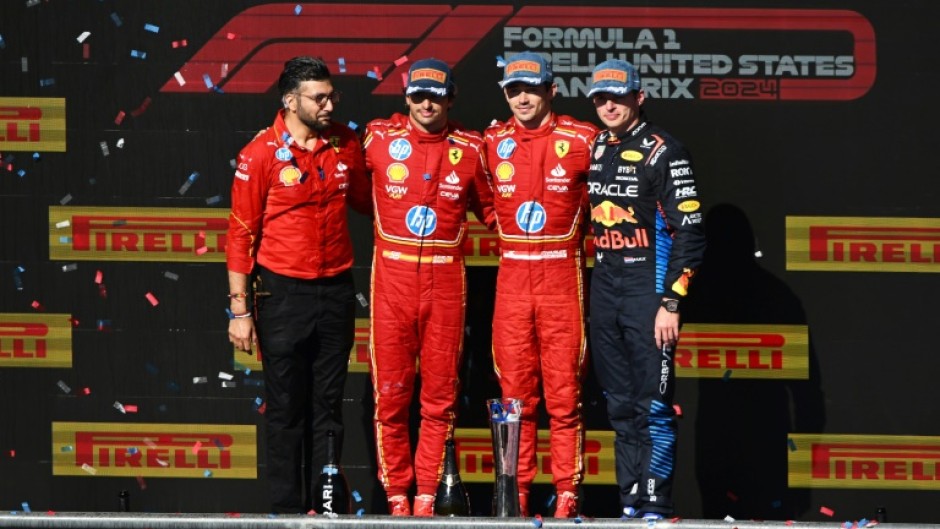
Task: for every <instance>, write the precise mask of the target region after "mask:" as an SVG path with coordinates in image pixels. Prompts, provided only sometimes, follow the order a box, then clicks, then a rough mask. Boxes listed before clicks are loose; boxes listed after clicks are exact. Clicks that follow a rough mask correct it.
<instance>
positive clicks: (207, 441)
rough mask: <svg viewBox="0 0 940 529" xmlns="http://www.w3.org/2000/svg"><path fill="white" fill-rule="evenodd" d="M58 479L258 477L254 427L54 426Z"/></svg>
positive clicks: (159, 425)
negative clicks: (72, 477)
mask: <svg viewBox="0 0 940 529" xmlns="http://www.w3.org/2000/svg"><path fill="white" fill-rule="evenodd" d="M52 459H53V462H52V474H53V475H54V476H92V475H97V476H145V477H165V478H205V477H213V478H233V479H255V478H256V477H257V465H258V457H257V435H256V433H255V426H254V425H235V424H146V423H136V424H123V423H94V422H84V423H83V422H54V423H52Z"/></svg>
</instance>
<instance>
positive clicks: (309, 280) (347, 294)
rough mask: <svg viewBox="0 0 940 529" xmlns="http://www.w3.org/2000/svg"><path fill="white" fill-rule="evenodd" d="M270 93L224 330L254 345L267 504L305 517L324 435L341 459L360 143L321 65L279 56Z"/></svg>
mask: <svg viewBox="0 0 940 529" xmlns="http://www.w3.org/2000/svg"><path fill="white" fill-rule="evenodd" d="M278 89H279V90H280V94H281V101H282V103H283V105H284V108H283V109H282V110H281V111H280V112H279V113H278V115H277V117H275V119H274V124H273V125H271V127H269V128H268V129H267V130H266V131H264V132H263V133H261V134H259V135H258V136H256V137H255V139H253V140H252V141H251V142H250V143H249V144H248V145H247V146H245V148H243V149H242V151H241V153H239V155H238V169H237V170H236V171H235V179H234V181H233V183H232V212H231V216H230V217H229V229H228V245H227V247H226V262H227V265H228V278H229V292H230V294H229V299H230V300H231V305H230V310H231V312H232V314H231V317H232V319H231V321H230V323H229V331H228V333H229V341H231V342H232V343H233V344H235V346H236V347H238V348H239V349H241V350H243V351H250V350H251V348H252V345H253V344H254V343H255V342H256V341H260V351H261V352H262V355H261V356H262V364H263V366H264V382H265V395H266V409H265V414H264V420H265V425H266V432H267V434H266V444H267V467H268V481H269V485H270V493H271V509H272V511H274V512H278V513H304V512H307V511H308V510H309V509H310V507H311V501H312V498H311V497H310V496H311V489H312V485H313V481H312V479H313V476H314V472H315V471H319V469H320V468H322V467H323V465H324V464H325V463H326V446H325V445H324V441H325V440H326V439H327V435H326V432H327V431H329V430H333V431H334V432H335V435H336V440H337V446H336V457H337V459H338V458H339V456H340V454H341V448H342V439H343V421H342V396H343V386H344V384H345V381H346V370H347V365H348V362H349V351H350V350H351V349H352V345H353V333H354V330H355V294H354V289H353V280H352V274H351V272H350V267H351V266H352V260H353V252H352V245H351V241H350V236H349V229H348V226H347V224H346V204H347V202H349V203H350V204H351V205H353V206H354V207H355V208H356V209H357V210H359V211H360V212H363V213H368V211H369V208H370V199H369V194H368V193H369V189H368V185H369V184H368V181H367V180H366V177H365V172H364V169H365V168H364V164H363V159H362V152H361V147H360V144H359V140H358V138H357V137H356V135H355V133H354V132H353V131H352V130H350V129H349V128H348V127H346V126H344V125H341V124H339V123H336V122H333V121H332V120H331V115H332V112H333V107H334V105H335V104H336V103H338V102H339V92H337V91H335V90H333V85H332V83H331V81H330V72H329V69H328V68H327V67H326V65H325V64H324V62H323V61H322V59H319V58H317V59H314V58H311V57H295V58H293V59H291V60H289V61H287V63H285V66H284V70H283V72H282V73H281V76H280V79H279V80H278ZM249 276H253V277H255V278H257V279H258V280H259V281H260V285H256V295H257V299H256V307H257V310H256V312H255V313H254V314H253V313H252V310H251V308H250V307H249V305H248V301H249V299H248V298H249V288H248V284H249ZM314 440H316V442H314ZM302 470H303V475H302ZM302 490H305V491H307V497H306V498H303V497H302Z"/></svg>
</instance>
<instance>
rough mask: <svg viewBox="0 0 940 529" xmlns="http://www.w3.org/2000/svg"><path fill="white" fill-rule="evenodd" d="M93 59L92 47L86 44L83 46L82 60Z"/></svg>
mask: <svg viewBox="0 0 940 529" xmlns="http://www.w3.org/2000/svg"><path fill="white" fill-rule="evenodd" d="M90 58H91V46H90V45H89V44H88V43H87V42H85V43H83V44H82V59H85V60H88V59H90Z"/></svg>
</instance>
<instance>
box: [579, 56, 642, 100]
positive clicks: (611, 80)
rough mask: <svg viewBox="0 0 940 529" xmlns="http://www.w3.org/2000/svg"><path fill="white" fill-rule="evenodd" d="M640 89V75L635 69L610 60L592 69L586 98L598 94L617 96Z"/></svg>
mask: <svg viewBox="0 0 940 529" xmlns="http://www.w3.org/2000/svg"><path fill="white" fill-rule="evenodd" d="M639 89H640V75H639V74H638V73H637V72H636V68H635V67H634V66H633V65H632V64H630V63H628V62H627V61H621V60H620V59H611V60H609V61H604V62H602V63H600V64H598V65H597V66H595V67H594V72H593V73H592V74H591V89H590V90H589V91H588V94H587V95H588V97H591V96H593V95H594V94H597V93H600V92H606V93H608V94H616V95H618V96H622V95H627V94H628V93H630V92H632V91H635V90H639Z"/></svg>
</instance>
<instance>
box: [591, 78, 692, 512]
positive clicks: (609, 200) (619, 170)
mask: <svg viewBox="0 0 940 529" xmlns="http://www.w3.org/2000/svg"><path fill="white" fill-rule="evenodd" d="M592 80H593V83H592V88H591V90H590V92H589V94H588V95H589V96H591V97H592V101H593V103H594V107H595V109H596V110H597V115H598V117H599V118H600V119H601V121H603V122H604V124H605V125H606V126H607V127H608V129H607V130H606V131H604V132H602V133H601V134H600V135H599V136H598V137H597V140H596V141H595V142H594V149H593V156H592V158H593V159H592V162H591V172H590V175H589V177H588V194H589V196H590V200H591V222H592V225H593V228H594V245H595V248H596V251H597V253H596V259H595V263H594V271H593V273H592V275H591V312H590V314H591V352H592V358H593V360H594V366H595V372H596V374H597V378H598V381H599V382H600V384H601V387H602V388H603V390H604V392H605V395H606V396H607V414H608V418H609V419H610V422H611V426H612V427H613V429H614V431H615V432H616V437H615V441H614V447H615V454H616V464H617V484H618V487H619V489H620V499H621V502H622V504H623V507H624V514H626V515H627V516H637V515H639V516H643V517H644V518H647V519H651V520H652V519H659V518H662V517H664V516H668V515H670V514H671V513H672V511H673V503H672V477H673V475H674V473H673V467H674V464H675V453H676V436H677V433H678V428H677V426H676V419H675V411H674V410H673V404H672V398H673V391H674V387H673V386H674V381H675V369H674V359H673V355H672V352H673V351H674V349H675V344H676V342H677V340H678V338H679V300H681V299H682V298H683V297H684V296H685V295H686V292H687V289H688V286H689V279H690V278H691V277H692V275H693V274H694V271H695V269H696V268H697V267H698V266H699V264H700V263H701V261H702V257H703V254H704V251H705V234H704V229H703V228H704V226H703V224H702V204H701V202H700V199H699V196H698V190H697V189H696V183H695V176H694V172H693V169H692V158H691V156H690V154H689V152H688V151H687V150H686V148H685V147H684V146H683V145H682V144H681V143H679V142H678V141H676V140H675V139H674V138H673V137H672V136H670V135H669V134H668V133H666V132H665V131H664V130H663V129H661V128H659V127H657V126H655V125H653V124H652V123H650V122H649V121H647V120H646V119H645V116H644V115H643V114H642V113H641V112H640V106H641V105H642V104H643V102H644V101H645V98H646V95H645V93H644V92H643V91H642V90H641V89H640V81H639V77H638V76H637V72H636V69H635V68H634V67H633V65H631V64H630V63H628V62H625V61H620V60H610V61H605V62H603V63H601V64H599V65H598V66H597V67H596V68H595V69H594V72H593V75H592Z"/></svg>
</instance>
